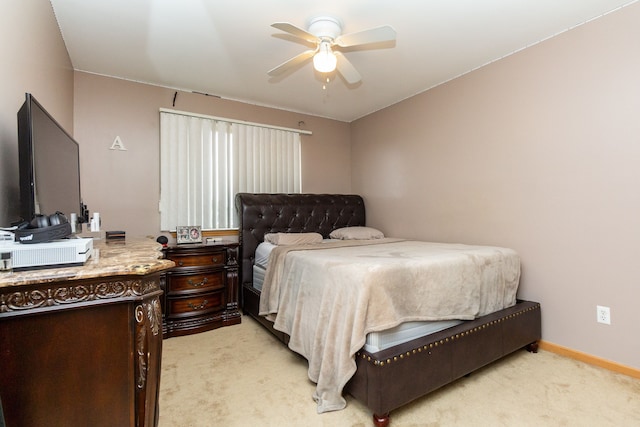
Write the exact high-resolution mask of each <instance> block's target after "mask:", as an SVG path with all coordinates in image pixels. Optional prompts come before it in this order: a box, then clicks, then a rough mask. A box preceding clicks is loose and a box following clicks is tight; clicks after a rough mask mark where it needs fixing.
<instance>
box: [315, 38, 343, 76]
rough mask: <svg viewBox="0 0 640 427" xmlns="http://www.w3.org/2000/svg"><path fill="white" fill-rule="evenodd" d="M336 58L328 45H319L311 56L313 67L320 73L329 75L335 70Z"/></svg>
mask: <svg viewBox="0 0 640 427" xmlns="http://www.w3.org/2000/svg"><path fill="white" fill-rule="evenodd" d="M337 63H338V58H336V55H335V53H333V52H332V51H331V46H329V44H328V43H324V42H323V43H320V48H319V49H318V52H317V53H316V54H315V55H314V56H313V67H314V68H315V69H316V70H318V71H319V72H321V73H330V72H332V71H333V70H335V69H336V65H337Z"/></svg>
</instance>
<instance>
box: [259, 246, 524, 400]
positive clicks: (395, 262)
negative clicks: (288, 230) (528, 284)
mask: <svg viewBox="0 0 640 427" xmlns="http://www.w3.org/2000/svg"><path fill="white" fill-rule="evenodd" d="M519 278H520V259H519V257H518V255H517V254H516V253H515V252H514V251H513V250H511V249H507V248H499V247H488V246H469V245H461V244H441V243H428V242H418V241H400V240H398V239H382V240H376V241H338V242H336V243H323V244H321V245H305V246H279V247H277V248H275V249H274V250H273V252H272V253H271V259H270V261H269V267H268V269H267V272H266V276H265V281H264V285H263V288H262V293H261V299H260V314H261V315H263V316H267V317H268V318H270V319H271V320H272V321H273V322H274V328H275V329H277V330H279V331H282V332H285V333H287V334H288V335H289V336H290V337H291V339H290V341H289V347H290V348H291V349H292V350H294V351H296V352H297V353H300V354H301V355H302V356H304V357H305V358H306V359H307V360H308V361H309V371H308V375H309V378H310V379H311V380H312V381H314V382H315V383H316V384H317V387H316V391H315V393H314V399H315V400H316V401H317V403H318V412H325V411H333V410H339V409H343V408H344V407H345V405H346V401H345V400H344V398H343V397H342V390H343V388H344V386H345V385H346V383H347V382H348V381H349V379H350V378H351V377H352V376H353V374H354V373H355V370H356V364H355V358H354V355H355V353H356V352H357V351H358V350H359V349H360V348H362V346H363V345H364V343H365V338H366V334H367V333H369V332H373V331H381V330H385V329H389V328H392V327H395V326H397V325H398V324H400V323H402V322H406V321H414V320H445V319H462V320H470V319H474V318H476V317H479V316H483V315H485V314H488V313H491V312H494V311H497V310H500V309H503V308H506V307H510V306H512V305H514V304H515V299H516V291H517V288H518V283H519Z"/></svg>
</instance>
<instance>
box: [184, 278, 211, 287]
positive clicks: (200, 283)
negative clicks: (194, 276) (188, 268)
mask: <svg viewBox="0 0 640 427" xmlns="http://www.w3.org/2000/svg"><path fill="white" fill-rule="evenodd" d="M207 282H208V280H207V278H206V277H205V278H204V279H202V281H201V282H194V281H193V280H191V279H188V280H187V283H188V284H190V285H191V286H193V287H194V288H197V287H199V286H202V285H204V284H205V283H207Z"/></svg>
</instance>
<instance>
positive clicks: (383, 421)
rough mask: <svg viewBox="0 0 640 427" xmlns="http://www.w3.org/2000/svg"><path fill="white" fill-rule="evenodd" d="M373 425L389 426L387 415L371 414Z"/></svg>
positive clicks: (379, 426) (378, 426) (377, 426)
mask: <svg viewBox="0 0 640 427" xmlns="http://www.w3.org/2000/svg"><path fill="white" fill-rule="evenodd" d="M373 425H375V426H376V427H387V426H388V425H389V413H388V412H387V413H386V414H383V415H377V414H373Z"/></svg>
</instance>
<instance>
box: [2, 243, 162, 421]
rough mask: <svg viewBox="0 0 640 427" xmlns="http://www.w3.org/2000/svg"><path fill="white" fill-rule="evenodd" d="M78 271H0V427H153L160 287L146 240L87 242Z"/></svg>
mask: <svg viewBox="0 0 640 427" xmlns="http://www.w3.org/2000/svg"><path fill="white" fill-rule="evenodd" d="M93 244H94V249H93V254H92V256H91V258H90V259H89V260H88V261H87V262H86V263H85V265H84V266H80V267H61V268H52V269H44V270H34V271H24V272H3V273H0V396H1V397H2V399H1V400H2V406H3V410H4V416H5V419H6V425H7V426H20V427H31V426H33V427H36V426H38V427H39V426H92V427H99V426H104V427H112V426H123V427H124V426H131V427H133V426H135V427H152V426H156V425H157V423H158V392H159V390H160V387H159V385H160V367H161V365H160V364H161V357H162V335H161V333H162V331H161V319H162V313H161V311H160V295H161V294H162V290H161V287H160V281H161V278H162V272H163V271H164V270H165V269H168V268H171V267H173V263H172V262H170V261H168V260H165V259H163V257H162V252H161V247H160V245H159V244H157V243H156V242H155V241H153V240H150V239H139V240H136V239H129V238H128V239H127V240H126V241H123V242H118V243H115V244H111V243H106V242H104V241H100V240H94V243H93Z"/></svg>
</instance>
